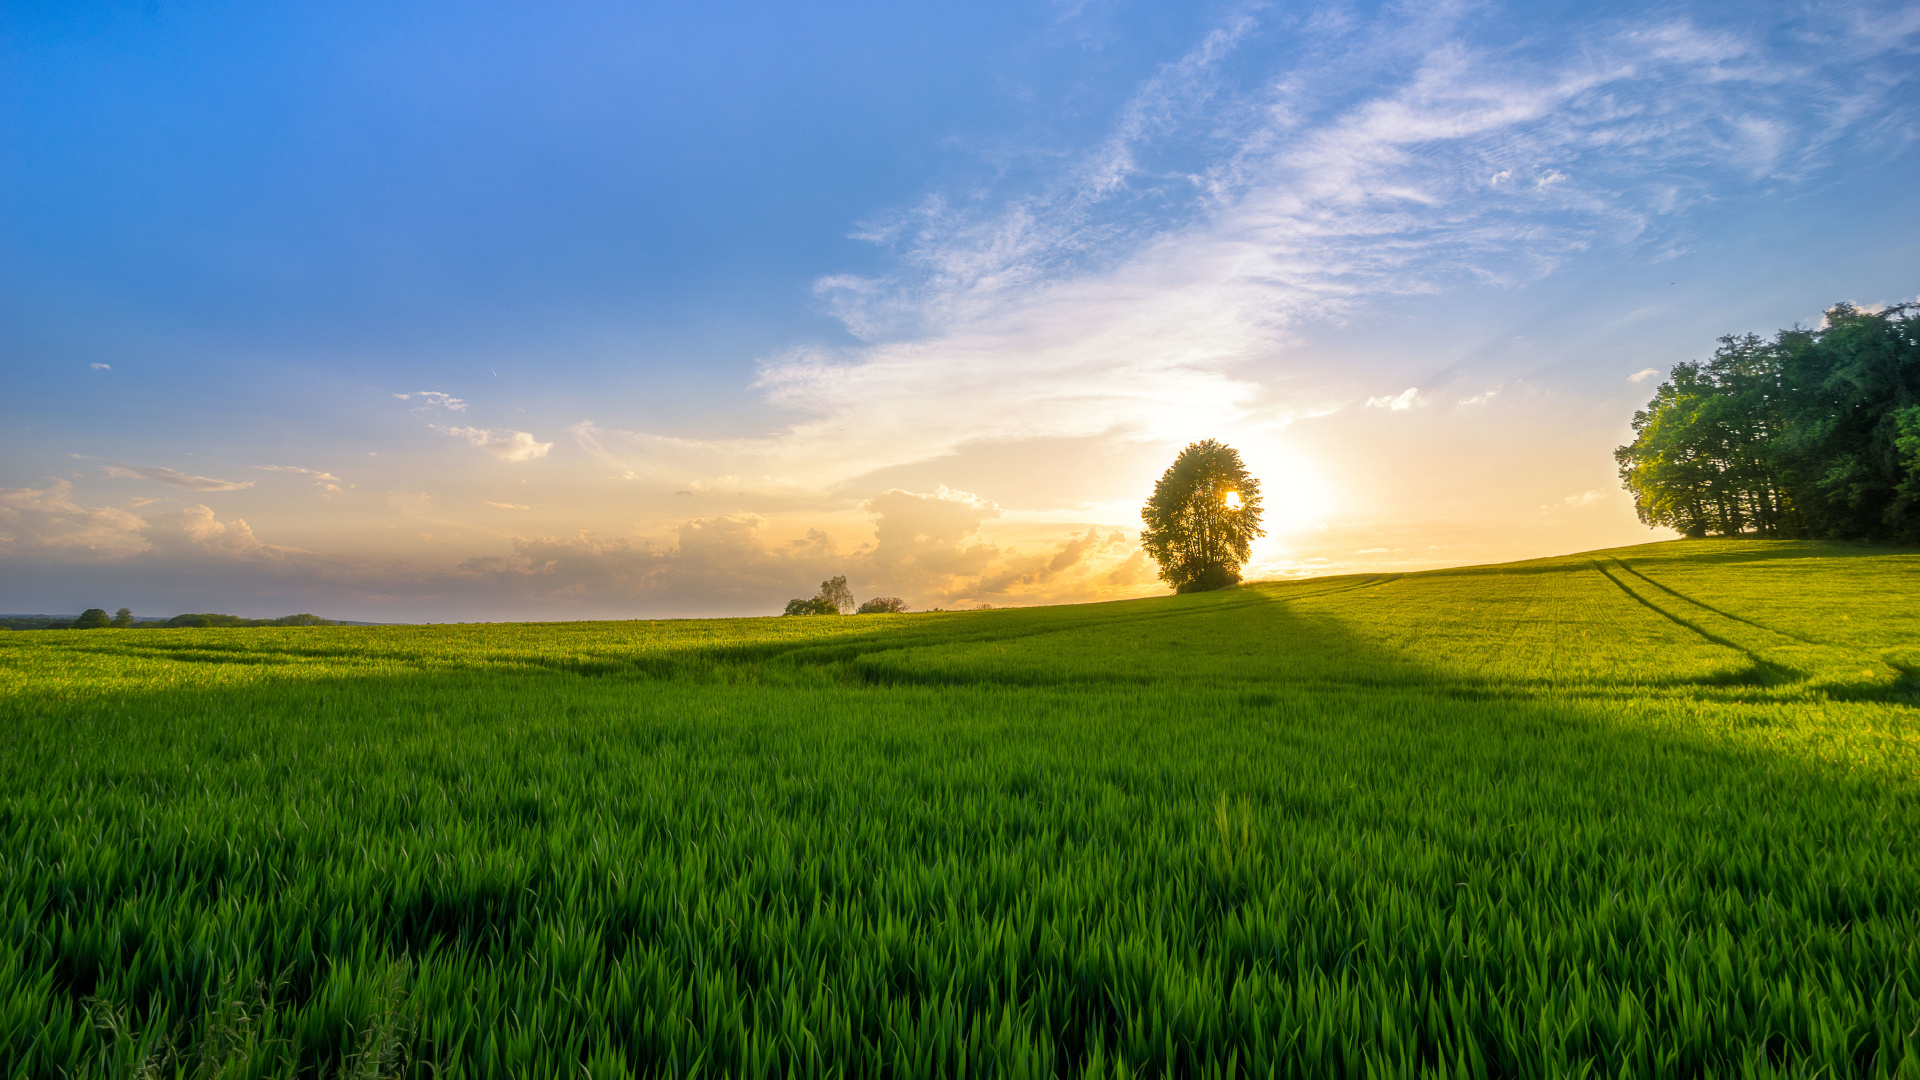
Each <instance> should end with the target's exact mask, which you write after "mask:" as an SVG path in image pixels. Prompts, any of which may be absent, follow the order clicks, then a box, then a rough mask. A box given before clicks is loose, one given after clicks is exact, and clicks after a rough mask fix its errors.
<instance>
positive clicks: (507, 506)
mask: <svg viewBox="0 0 1920 1080" xmlns="http://www.w3.org/2000/svg"><path fill="white" fill-rule="evenodd" d="M484 505H486V506H491V507H493V508H494V509H495V510H531V509H533V507H531V506H528V505H527V504H526V503H509V502H487V503H485V504H484Z"/></svg>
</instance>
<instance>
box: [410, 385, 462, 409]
mask: <svg viewBox="0 0 1920 1080" xmlns="http://www.w3.org/2000/svg"><path fill="white" fill-rule="evenodd" d="M393 396H394V397H396V398H399V399H400V400H401V401H412V400H413V399H415V398H418V399H420V405H419V406H417V407H416V408H417V409H424V408H431V407H434V406H438V407H440V408H442V409H445V410H447V411H448V412H465V411H466V410H467V403H466V402H464V401H462V400H460V399H459V398H457V397H454V396H453V395H452V394H444V393H441V392H440V391H438V390H415V391H414V392H413V393H411V394H395V395H393Z"/></svg>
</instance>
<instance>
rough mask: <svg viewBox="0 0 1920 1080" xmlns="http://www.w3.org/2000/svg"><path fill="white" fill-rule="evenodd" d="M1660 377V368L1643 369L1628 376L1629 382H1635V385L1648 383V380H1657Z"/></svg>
mask: <svg viewBox="0 0 1920 1080" xmlns="http://www.w3.org/2000/svg"><path fill="white" fill-rule="evenodd" d="M1659 375H1660V369H1659V368H1654V367H1650V368H1641V369H1640V370H1639V371H1636V372H1634V373H1633V374H1631V375H1629V376H1627V381H1628V382H1634V383H1637V382H1646V381H1647V380H1648V379H1652V378H1657V377H1658V376H1659Z"/></svg>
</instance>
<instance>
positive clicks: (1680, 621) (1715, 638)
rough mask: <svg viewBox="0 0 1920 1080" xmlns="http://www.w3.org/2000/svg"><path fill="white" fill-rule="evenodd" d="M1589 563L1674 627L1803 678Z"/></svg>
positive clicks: (1754, 660) (1759, 662)
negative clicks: (1671, 609)
mask: <svg viewBox="0 0 1920 1080" xmlns="http://www.w3.org/2000/svg"><path fill="white" fill-rule="evenodd" d="M1590 561H1591V562H1592V563H1593V568H1594V569H1595V570H1598V571H1600V575H1601V576H1602V577H1604V578H1606V579H1607V580H1608V581H1611V582H1613V584H1614V586H1615V587H1616V588H1618V589H1619V590H1620V591H1621V592H1623V593H1626V594H1627V595H1628V596H1630V597H1632V598H1633V600H1634V602H1635V603H1638V604H1640V605H1642V606H1644V607H1645V608H1647V610H1649V611H1652V612H1653V613H1654V614H1656V615H1659V616H1660V617H1661V618H1663V619H1666V620H1667V621H1669V622H1671V623H1673V624H1674V625H1676V626H1680V627H1683V628H1685V629H1687V630H1691V631H1693V632H1694V633H1695V634H1698V635H1700V636H1701V637H1703V638H1705V639H1706V640H1708V641H1711V642H1713V643H1714V644H1715V645H1719V646H1721V647H1722V648H1727V649H1732V650H1733V651H1735V652H1737V653H1739V654H1741V655H1742V656H1745V657H1746V658H1747V659H1749V660H1751V661H1753V662H1754V663H1755V664H1757V665H1759V666H1760V667H1763V668H1766V669H1768V670H1770V671H1777V672H1780V673H1782V674H1784V675H1788V676H1791V677H1795V678H1798V677H1802V676H1804V674H1805V673H1804V672H1800V671H1796V670H1795V669H1793V668H1790V667H1785V666H1783V665H1781V664H1779V663H1776V662H1774V661H1772V660H1769V659H1767V658H1766V657H1764V656H1761V655H1760V654H1759V653H1757V652H1754V651H1753V650H1752V649H1749V648H1747V647H1746V646H1745V645H1742V644H1740V643H1739V642H1737V641H1734V640H1733V639H1732V638H1726V637H1721V636H1720V635H1719V634H1716V633H1714V632H1713V631H1711V630H1708V629H1707V628H1706V627H1704V626H1701V625H1700V624H1699V623H1696V622H1693V621H1692V620H1690V619H1685V618H1682V617H1681V616H1679V615H1677V614H1675V613H1674V612H1671V611H1668V610H1667V609H1666V608H1663V607H1661V606H1660V605H1659V604H1656V603H1654V602H1653V601H1652V600H1649V599H1647V598H1646V597H1644V596H1642V595H1640V594H1639V593H1638V592H1635V591H1634V590H1633V588H1632V587H1631V586H1629V585H1628V584H1627V583H1626V582H1624V581H1621V580H1620V578H1619V577H1617V576H1616V575H1615V574H1614V573H1613V571H1611V570H1608V569H1607V568H1606V566H1605V565H1603V564H1602V563H1601V562H1600V560H1598V559H1593V560H1590ZM1616 561H1617V560H1616ZM1622 568H1623V569H1625V568H1626V567H1624V566H1623V567H1622ZM1650 584H1651V583H1650ZM1675 595H1678V594H1677V593H1676V594H1675ZM1681 599H1683V600H1684V599H1686V598H1685V597H1681ZM1701 606H1703V607H1704V606H1705V605H1701ZM1709 610H1711V609H1709ZM1740 621H1742V622H1744V621H1745V620H1740ZM1762 629H1765V628H1764V627H1763V628H1762Z"/></svg>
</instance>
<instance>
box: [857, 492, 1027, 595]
mask: <svg viewBox="0 0 1920 1080" xmlns="http://www.w3.org/2000/svg"><path fill="white" fill-rule="evenodd" d="M861 509H863V510H865V511H866V512H867V513H868V514H870V515H872V517H873V536H874V548H873V554H872V556H871V557H870V558H871V562H872V565H873V566H874V567H875V568H876V569H879V570H881V571H883V572H885V573H887V574H889V575H896V576H904V577H913V578H924V577H926V576H935V577H949V576H962V575H971V574H978V573H980V572H981V571H982V570H984V569H986V567H987V565H988V564H989V563H991V562H992V561H993V560H994V559H995V558H997V557H998V556H999V554H1000V549H999V548H997V547H995V546H994V545H993V544H991V543H989V542H988V541H987V540H985V539H984V538H983V537H982V536H981V535H980V526H981V525H982V524H984V523H985V522H987V521H988V520H990V519H992V518H997V517H999V516H1000V508H999V507H998V506H995V505H994V504H993V503H992V501H990V500H987V499H982V498H980V497H979V496H977V495H972V494H969V493H967V492H964V491H954V490H952V489H950V488H947V487H941V488H940V489H938V490H937V491H933V492H931V493H924V494H923V493H916V492H911V491H902V490H900V489H899V488H892V489H889V490H887V491H883V492H881V493H880V494H878V495H875V496H874V497H873V498H871V499H868V500H867V501H866V502H865V503H862V504H861Z"/></svg>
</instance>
